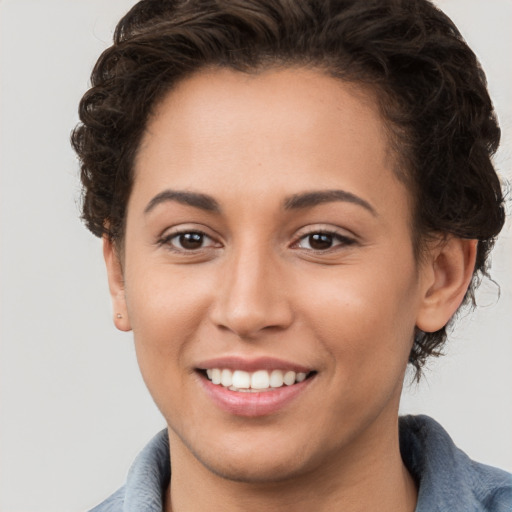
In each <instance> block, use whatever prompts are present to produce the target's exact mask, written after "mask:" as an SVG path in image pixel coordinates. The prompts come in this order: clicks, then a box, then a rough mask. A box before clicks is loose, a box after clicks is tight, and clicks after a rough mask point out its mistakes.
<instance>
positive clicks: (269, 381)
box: [196, 358, 317, 417]
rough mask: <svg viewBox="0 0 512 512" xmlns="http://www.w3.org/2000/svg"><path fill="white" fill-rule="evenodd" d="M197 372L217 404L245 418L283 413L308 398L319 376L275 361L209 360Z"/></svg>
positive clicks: (305, 369) (304, 369) (269, 359)
mask: <svg viewBox="0 0 512 512" xmlns="http://www.w3.org/2000/svg"><path fill="white" fill-rule="evenodd" d="M196 373H197V375H198V376H199V377H200V378H199V381H200V384H201V386H202V388H203V390H204V391H205V392H206V395H207V396H208V397H209V398H210V399H211V401H212V402H213V404H214V405H216V406H217V407H218V408H219V409H220V410H222V411H224V413H228V414H230V415H235V416H244V417H258V416H268V415H272V414H275V413H278V412H280V411H283V410H284V409H285V408H286V407H288V406H289V404H291V403H292V402H296V401H297V400H299V399H300V397H301V396H304V395H305V393H306V392H307V390H308V389H309V388H310V386H311V384H312V383H313V381H314V380H315V376H316V375H317V371H316V370H311V369H308V368H307V367H304V366H300V365H295V364H290V363H287V362H285V361H280V360H276V359H272V358H260V359H257V360H252V361H247V360H244V359H239V358H221V359H216V360H210V361H209V362H205V363H204V364H201V365H200V366H199V368H196Z"/></svg>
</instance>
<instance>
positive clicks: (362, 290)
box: [301, 259, 417, 383]
mask: <svg viewBox="0 0 512 512" xmlns="http://www.w3.org/2000/svg"><path fill="white" fill-rule="evenodd" d="M380 263H381V264H382V263H383V261H382V260H381V261H380ZM401 263H402V264H401V265H399V266H398V267H395V266H394V265H393V260H392V259H390V260H389V265H378V266H375V267H372V266H370V265H366V266H365V269H364V271H363V270H358V269H357V268H356V266H354V267H353V268H349V267H344V268H340V269H339V270H338V269H337V272H336V274H335V275H332V276H331V277H330V278H329V279H323V280H321V282H320V280H317V281H316V284H315V283H314V281H313V282H312V283H311V285H310V286H309V287H308V296H307V297H305V298H304V300H303V304H302V306H301V309H302V310H303V311H305V314H306V315H307V317H308V321H307V322H306V323H307V324H308V325H310V326H312V328H313V329H314V330H315V332H314V336H315V338H317V339H318V340H319V342H320V343H321V344H322V345H323V347H324V349H325V350H326V352H328V353H329V355H330V357H331V360H332V362H333V364H334V365H335V366H336V367H337V370H338V372H339V375H341V376H342V377H341V378H346V379H347V380H350V381H351V382H356V381H357V382H359V383H363V382H367V383H373V382H375V380H379V379H385V378H387V376H389V378H390V379H394V378H396V376H397V375H398V374H401V373H402V371H403V368H404V366H405V364H406V363H407V360H408V356H409V351H410V348H411V343H412V335H413V332H414V325H415V318H416V314H415V309H416V307H415V304H416V302H417V300H416V295H417V286H416V276H415V268H414V264H413V263H411V262H408V261H405V262H401ZM333 274H334V273H333Z"/></svg>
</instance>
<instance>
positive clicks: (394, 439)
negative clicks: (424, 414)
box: [104, 69, 476, 512]
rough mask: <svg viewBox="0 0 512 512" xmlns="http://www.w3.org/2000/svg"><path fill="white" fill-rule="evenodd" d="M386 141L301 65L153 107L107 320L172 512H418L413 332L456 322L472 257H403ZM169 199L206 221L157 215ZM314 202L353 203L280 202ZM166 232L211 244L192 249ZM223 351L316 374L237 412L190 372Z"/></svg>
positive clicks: (202, 88)
mask: <svg viewBox="0 0 512 512" xmlns="http://www.w3.org/2000/svg"><path fill="white" fill-rule="evenodd" d="M385 134H386V130H385V123H384V121H383V120H382V119H381V117H380V115H379V113H378V109H377V107H376V104H375V101H374V99H373V98H372V96H371V95H370V94H369V93H366V92H364V91H362V90H361V89H359V90H358V89H357V88H356V87H355V86H353V85H347V84H345V83H343V82H341V81H339V80H335V79H333V78H330V77H328V76H325V75H324V74H322V73H320V72H317V71H313V70H304V69H277V70H270V71H265V72H262V73H259V74H254V75H247V74H242V73H239V72H234V71H230V70H217V69H213V70H209V71H202V72H200V73H197V74H195V75H193V76H192V77H190V78H187V79H186V80H184V81H183V82H181V83H180V84H179V85H178V86H177V87H176V88H175V89H174V90H173V91H172V92H170V93H169V94H168V95H167V96H166V97H165V99H164V100H163V101H162V102H161V103H160V104H159V105H158V106H157V108H156V109H155V111H154V114H153V116H152V117H151V119H150V120H149V122H148V126H147V129H146V133H145V136H144V138H143V141H142V144H141V147H140V148H139V153H138V157H137V160H136V164H135V182H134V187H133V191H132V194H131V197H130V200H129V204H128V209H127V212H128V213H127V219H126V236H125V240H124V245H123V250H122V258H119V257H118V252H117V251H116V250H115V248H114V247H113V246H112V244H111V243H110V242H109V241H108V239H105V243H104V253H105V259H106V263H107V270H108V274H109V282H110V289H111V293H112V298H113V304H114V320H115V323H116V325H117V327H118V328H119V329H121V330H133V333H134V338H135V346H136V352H137V357H138V362H139V365H140V369H141V372H142V375H143V377H144V379H145V382H146V384H147V386H148V388H149V390H150V392H151V394H152V396H153V399H154V400H155V402H156V404H157V405H158V407H159V408H160V410H161V411H162V414H163V416H164V417H165V419H166V421H167V424H168V431H169V439H170V444H171V453H172V457H171V460H172V462H171V465H172V475H173V476H172V481H171V485H170V488H169V495H168V497H167V500H166V509H167V510H171V509H172V510H174V512H180V511H196V510H197V511H200V510H206V509H208V510H213V511H217V510H218V511H221V510H222V511H224V512H225V511H230V510H255V511H256V510H280V511H283V510H284V511H286V510H294V511H297V510H304V511H306V510H308V511H309V510H315V511H324V510H326V511H327V510H341V509H343V510H345V511H356V510H357V511H363V510H364V511H368V510H379V511H386V510H389V511H394V512H396V511H399V512H400V511H404V512H405V511H412V510H414V508H415V504H416V487H415V484H414V482H413V480H412V478H411V477H410V475H409V474H408V472H407V470H406V469H405V467H404V466H403V463H402V461H401V458H400V453H399V445H398V428H397V422H398V419H397V418H398V405H399V399H400V393H401V389H402V382H403V377H404V372H405V369H406V365H407V359H408V355H409V352H410V349H411V345H412V340H413V332H414V328H415V327H419V328H421V329H423V330H426V331H432V330H437V329H439V328H440V327H442V326H443V325H445V324H446V322H447V321H448V320H449V319H450V317H451V316H452V315H453V313H454V312H455V310H456V309H457V307H458V306H459V304H460V302H461V300H462V298H463V295H464V293H465V290H466V289H467V286H468V283H469V280H470V278H471V273H472V269H473V266H474V258H475V246H476V244H475V242H474V241H468V240H460V239H456V238H450V237H447V238H445V239H444V240H443V241H442V242H438V243H436V244H431V246H430V248H429V250H428V252H427V253H426V254H425V256H424V258H422V260H421V264H420V263H418V262H417V261H416V259H415V257H414V254H413V245H412V236H411V235H412V233H411V216H412V205H411V200H410V194H409V192H408V190H407V189H406V187H405V185H404V184H403V183H402V182H401V181H399V180H398V179H397V177H396V174H395V172H394V168H395V166H396V165H397V164H396V159H395V158H394V157H393V155H392V154H391V152H390V149H389V144H388V141H387V139H386V135H385ZM171 190H172V191H178V192H194V193H199V194H207V195H208V196H210V197H211V198H213V199H214V200H215V202H216V204H217V206H218V210H219V211H212V210H208V209H204V208H202V207H199V206H201V205H199V206H198V205H197V204H196V205H191V204H184V203H183V202H182V201H179V200H175V199H171V198H170V195H169V194H167V199H166V200H160V201H158V200H155V197H158V196H159V194H160V198H161V197H162V196H161V194H162V193H163V192H164V193H165V192H166V191H171ZM326 190H342V191H345V192H348V193H350V194H352V196H347V195H345V196H344V197H341V198H340V197H337V198H336V199H333V198H332V197H331V199H330V200H326V201H324V202H321V203H319V204H314V205H312V204H309V205H306V206H304V205H303V206H302V207H300V208H299V207H297V208H285V206H284V205H285V204H286V202H287V201H288V203H289V201H290V198H291V197H294V196H296V195H297V194H304V193H311V192H316V191H326ZM175 197H176V196H175ZM347 197H350V198H351V199H350V200H347ZM353 197H356V198H358V199H359V200H360V201H359V202H358V201H357V200H354V199H353ZM363 202H364V204H363ZM150 205H151V206H150ZM365 205H366V206H365ZM203 206H204V205H203ZM148 209H149V210H148ZM177 231H181V232H191V231H192V232H197V231H200V232H202V233H204V234H205V236H204V237H203V238H202V239H201V238H200V240H199V248H198V249H193V250H190V249H186V248H185V247H183V245H180V240H181V241H183V239H180V238H179V236H177V235H176V233H177ZM319 232H320V233H326V232H327V233H332V235H328V236H327V238H326V245H324V246H321V247H320V249H319V248H318V247H319V246H314V244H313V246H312V241H314V240H313V239H312V238H311V237H310V235H311V234H313V233H319ZM312 247H313V248H312ZM315 247H316V248H315ZM118 314H119V315H121V318H118V316H117V315H118ZM226 355H229V356H231V355H235V356H240V357H242V358H254V357H259V356H271V357H277V358H280V359H284V360H286V361H290V362H293V363H296V364H301V365H304V366H306V367H308V368H311V369H314V370H315V371H316V374H315V376H314V378H313V379H312V380H311V381H310V382H309V385H308V386H307V387H306V389H305V390H304V391H303V392H302V393H301V394H300V395H299V396H298V397H297V398H296V399H295V400H293V401H292V402H291V403H289V404H287V405H286V406H285V407H284V408H282V410H279V411H278V412H277V413H273V414H270V415H266V416H263V417H256V418H250V417H249V418H247V417H241V416H237V415H234V414H230V413H228V412H226V411H224V410H221V409H220V408H219V407H218V406H217V405H215V404H214V403H213V402H212V400H211V399H210V398H209V397H208V396H207V394H206V393H205V392H204V390H203V387H202V386H201V384H200V379H201V377H200V376H199V374H198V373H197V371H196V369H197V367H198V364H199V362H200V361H204V360H205V359H209V358H214V357H219V356H226ZM198 482H200V485H198Z"/></svg>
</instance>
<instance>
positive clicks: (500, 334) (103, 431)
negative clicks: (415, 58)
mask: <svg viewBox="0 0 512 512" xmlns="http://www.w3.org/2000/svg"><path fill="white" fill-rule="evenodd" d="M131 4H132V1H128V0H109V1H108V2H107V1H105V0H74V1H70V0H32V1H31V0H3V1H2V0H0V34H1V47H0V51H1V53H0V65H1V75H0V76H1V97H0V99H1V103H0V112H1V128H0V144H1V146H0V164H1V182H0V194H1V197H0V208H1V209H0V215H1V252H0V258H1V259H0V265H1V267H0V268H1V310H0V311H1V319H0V321H1V354H0V372H1V373H0V379H1V380H0V391H1V395H0V399H1V405H0V407H1V417H0V429H1V430H0V454H1V462H0V471H1V473H0V510H1V511H2V512H36V511H37V512H63V511H67V512H69V511H80V510H84V509H87V508H88V507H91V506H93V505H94V504H96V503H97V502H99V501H100V500H101V499H103V498H104V497H105V496H106V495H107V494H109V493H110V492H112V491H114V490H115V489H116V488H117V487H118V486H120V485H121V484H122V482H123V480H124V477H125V475H126V471H127V469H128V467H129V465H130V463H131V461H132V459H133V457H134V456H135V454H136V453H137V452H138V451H139V449H140V448H141V447H142V446H143V445H144V444H145V442H146V441H147V440H148V439H149V438H150V437H151V436H152V435H153V434H154V433H156V432H157V431H158V430H159V429H161V428H163V426H164V421H163V420H162V419H161V417H160V415H159V413H158V411H157V410H156V408H155V406H154V405H153V403H152V401H151V399H150V397H149V395H148V393H147V391H146V390H145V388H144V385H143V383H142V380H141V378H140V376H139V374H138V370H137V365H136V361H135V357H134V350H133V345H132V341H131V335H129V334H128V335H126V334H121V333H119V332H117V331H116V330H115V329H114V327H113V325H112V323H111V318H110V315H111V313H110V303H109V297H108V292H107V284H106V279H105V271H104V269H103V262H102V258H101V248H100V242H99V241H98V240H97V239H95V238H94V237H93V236H92V235H90V234H89V233H88V232H87V231H86V230H85V228H83V227H82V226H81V224H80V222H79V220H78V219H77V217H78V208H77V202H78V200H79V185H78V180H77V164H76V160H75V158H74V155H73V153H72V151H71V149H70V147H69V144H68V139H69V133H70V130H71V129H72V127H73V126H74V124H75V123H76V121H77V117H76V114H75V112H76V109H77V104H78V101H79V98H80V97H81V95H82V94H83V93H84V92H85V90H86V87H87V83H88V76H89V73H90V70H91V68H92V65H93V63H94V61H95V59H96V57H97V56H98V55H99V53H100V51H101V50H102V49H104V48H105V47H106V46H107V45H109V44H110V40H111V35H112V30H113V27H114V25H115V22H116V21H117V19H118V18H119V17H120V16H121V15H122V14H123V13H124V12H125V11H126V10H127V8H128V7H129V6H130V5H131ZM438 4H439V5H440V6H442V7H443V8H444V9H445V10H446V12H447V13H448V14H449V15H451V16H452V17H453V19H454V20H455V21H456V23H457V24H458V25H459V27H460V29H461V31H462V33H463V34H464V35H465V37H466V38H467V40H468V41H469V43H470V45H472V47H473V48H474V49H475V51H476V53H477V54H478V55H479V57H480V59H481V61H482V63H483V65H484V68H485V69H486V71H487V74H488V78H489V84H490V89H491V93H492V95H493V98H494V100H495V104H496V108H497V111H498V113H499V117H500V120H501V124H502V129H503V148H502V150H501V151H500V153H499V155H498V158H497V163H498V168H499V169H500V172H501V173H502V175H503V176H507V177H508V179H510V177H511V148H512V116H511V114H512V112H511V111H512V108H511V105H512V93H511V91H512V87H511V85H512V69H511V65H510V48H512V35H511V31H510V24H511V22H512V1H511V0H493V1H488V0H439V1H438ZM511 254H512V237H511V223H510V220H509V221H508V224H507V227H506V228H505V230H504V232H503V235H502V236H501V240H500V242H499V243H498V246H497V247H496V250H495V253H494V259H493V269H492V274H493V277H494V278H495V280H496V281H497V282H498V283H499V284H500V286H501V299H500V300H499V301H497V291H496V288H495V287H493V286H492V285H490V284H487V285H486V286H485V287H484V289H483V292H482V293H481V294H480V295H481V297H480V301H481V302H482V303H484V304H485V307H483V308H481V309H480V310H479V311H478V312H477V313H476V314H475V315H473V316H470V317H466V318H463V319H462V320H461V322H460V327H459V328H458V329H457V330H456V331H455V333H454V334H453V336H452V340H451V343H450V344H449V348H448V355H447V356H446V357H445V358H443V359H442V360H440V361H439V362H437V363H435V364H433V365H431V367H430V370H429V371H428V373H427V375H426V378H425V379H424V380H423V382H422V383H421V385H420V386H416V385H413V386H411V387H409V388H408V390H407V391H406V393H405V394H404V397H403V402H402V412H403V413H407V412H412V413H420V412H421V413H427V414H430V415H432V416H434V417H435V418H436V419H438V420H439V421H440V422H441V423H442V424H443V425H444V426H445V427H446V428H447V429H448V431H449V432H450V433H451V434H452V436H453V438H454V439H455V441H456V442H457V443H458V444H459V445H460V446H461V447H462V448H463V449H464V450H466V451H467V452H468V453H469V454H470V455H471V456H472V457H473V458H475V459H478V460H481V461H483V462H486V463H489V464H492V465H497V466H501V467H503V468H506V469H508V470H512V434H511V433H512V401H511V398H510V397H511V390H512V334H511V333H512V271H511Z"/></svg>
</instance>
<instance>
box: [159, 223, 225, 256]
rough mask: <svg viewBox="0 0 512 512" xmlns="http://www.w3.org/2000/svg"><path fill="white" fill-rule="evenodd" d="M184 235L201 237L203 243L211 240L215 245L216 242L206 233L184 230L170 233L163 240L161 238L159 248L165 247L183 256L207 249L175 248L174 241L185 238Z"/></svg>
mask: <svg viewBox="0 0 512 512" xmlns="http://www.w3.org/2000/svg"><path fill="white" fill-rule="evenodd" d="M184 235H199V236H200V237H202V242H204V240H205V239H209V240H211V241H212V242H214V243H215V241H214V240H213V238H212V237H210V236H208V235H207V234H206V233H204V232H203V231H199V230H196V229H184V230H181V231H175V232H173V233H170V234H168V235H165V236H163V237H162V238H160V239H159V240H158V242H157V243H158V245H159V246H162V247H163V246H165V247H166V248H167V249H168V250H170V251H172V252H177V253H180V254H183V253H185V254H186V253H189V254H194V253H197V252H199V251H201V250H203V249H205V248H206V247H198V248H197V249H186V248H178V247H175V246H174V245H173V244H172V240H173V239H175V238H179V237H181V236H184Z"/></svg>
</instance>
